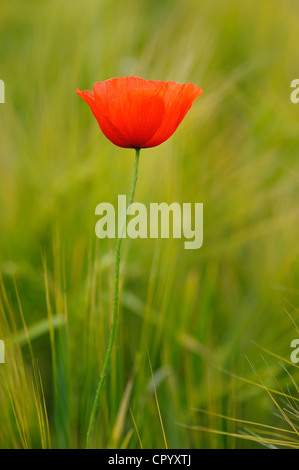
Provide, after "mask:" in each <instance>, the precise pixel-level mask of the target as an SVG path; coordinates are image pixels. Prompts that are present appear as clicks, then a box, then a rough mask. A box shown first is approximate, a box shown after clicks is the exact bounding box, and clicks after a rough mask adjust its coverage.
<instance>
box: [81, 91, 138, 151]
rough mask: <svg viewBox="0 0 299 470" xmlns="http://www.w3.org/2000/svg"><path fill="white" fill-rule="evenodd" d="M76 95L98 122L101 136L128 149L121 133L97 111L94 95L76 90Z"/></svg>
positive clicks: (128, 146) (128, 145) (128, 144)
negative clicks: (88, 107) (87, 105)
mask: <svg viewBox="0 0 299 470" xmlns="http://www.w3.org/2000/svg"><path fill="white" fill-rule="evenodd" d="M76 93H77V94H78V95H79V96H81V98H83V99H84V101H86V103H87V104H89V106H90V109H91V111H92V113H93V115H94V117H95V118H96V120H97V121H98V124H99V126H100V128H101V131H102V132H103V134H104V135H105V136H106V137H107V138H108V139H109V140H110V141H111V142H112V143H113V144H115V145H117V146H118V147H124V148H130V147H131V145H130V143H129V142H128V141H127V140H126V139H125V137H124V136H123V135H122V134H121V132H120V131H119V130H118V129H117V128H116V127H115V126H114V125H113V124H112V123H111V122H110V120H109V119H108V118H107V116H106V115H105V114H103V112H102V111H101V110H100V109H99V107H98V103H97V102H96V100H95V97H94V94H93V93H92V92H91V91H89V90H86V91H81V90H77V91H76Z"/></svg>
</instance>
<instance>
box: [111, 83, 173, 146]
mask: <svg viewBox="0 0 299 470" xmlns="http://www.w3.org/2000/svg"><path fill="white" fill-rule="evenodd" d="M158 91H159V89H158ZM158 91H157V88H156V89H155V88H134V89H129V90H126V91H124V92H123V93H122V95H121V96H120V98H119V99H116V100H114V101H113V102H112V103H110V106H109V107H108V108H107V109H106V113H107V117H108V119H109V120H110V122H111V123H112V124H113V125H114V126H115V127H116V128H117V129H118V130H119V131H120V133H121V134H122V135H123V136H125V139H126V140H127V141H129V142H130V144H131V145H130V146H131V147H135V148H142V147H146V142H147V141H148V140H149V139H151V137H152V136H153V135H154V134H155V133H156V132H157V130H158V128H159V126H160V125H161V124H162V122H163V119H164V116H165V105H164V101H163V99H162V98H161V97H160V96H159V95H158Z"/></svg>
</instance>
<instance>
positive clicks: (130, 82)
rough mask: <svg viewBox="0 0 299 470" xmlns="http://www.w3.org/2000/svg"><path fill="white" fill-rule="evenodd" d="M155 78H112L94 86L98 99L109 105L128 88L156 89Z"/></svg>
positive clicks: (104, 104)
mask: <svg viewBox="0 0 299 470" xmlns="http://www.w3.org/2000/svg"><path fill="white" fill-rule="evenodd" d="M157 86H158V85H155V82H154V80H144V79H143V78H139V77H122V78H110V79H109V80H105V81H104V82H97V83H95V84H94V86H93V92H94V96H95V99H96V101H100V102H101V104H102V105H103V106H109V105H110V103H111V101H114V100H115V99H118V98H120V97H121V95H122V94H123V93H124V91H126V90H131V89H136V88H149V89H154V88H156V87H157Z"/></svg>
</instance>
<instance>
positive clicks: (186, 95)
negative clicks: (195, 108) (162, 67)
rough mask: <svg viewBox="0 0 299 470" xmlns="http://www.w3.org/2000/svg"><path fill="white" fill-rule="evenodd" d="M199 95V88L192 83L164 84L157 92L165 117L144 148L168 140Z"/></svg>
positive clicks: (200, 91) (200, 92)
mask: <svg viewBox="0 0 299 470" xmlns="http://www.w3.org/2000/svg"><path fill="white" fill-rule="evenodd" d="M201 94H202V90H201V88H199V87H197V86H196V85H193V83H186V84H185V85H180V84H178V83H176V82H167V83H165V85H163V86H162V87H161V88H160V90H159V96H160V97H161V98H162V99H163V100H164V104H165V109H166V112H165V116H164V119H163V122H162V124H161V126H160V127H159V128H158V129H157V132H156V133H155V135H154V136H153V137H152V138H151V139H149V140H148V141H147V142H146V147H155V146H156V145H159V144H162V142H164V141H165V140H167V139H169V137H170V136H171V135H172V134H173V133H174V131H175V130H176V129H177V127H178V126H179V124H180V123H181V121H182V120H183V118H184V117H185V116H186V114H187V112H188V111H189V109H190V108H191V106H192V103H193V101H194V100H195V98H198V97H199V96H200V95H201Z"/></svg>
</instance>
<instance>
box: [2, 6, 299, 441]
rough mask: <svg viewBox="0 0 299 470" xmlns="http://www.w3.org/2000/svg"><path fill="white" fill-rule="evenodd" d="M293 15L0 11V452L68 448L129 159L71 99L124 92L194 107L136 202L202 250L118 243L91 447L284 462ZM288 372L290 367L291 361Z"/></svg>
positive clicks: (105, 308)
mask: <svg viewBox="0 0 299 470" xmlns="http://www.w3.org/2000/svg"><path fill="white" fill-rule="evenodd" d="M298 15H299V4H298V2H296V1H294V0H293V1H292V0H284V1H283V0H277V1H275V2H273V0H263V1H258V0H253V1H251V2H238V1H236V0H226V1H225V2H224V1H220V0H210V1H208V0H200V1H196V0H162V1H158V0H151V1H149V0H139V1H137V0H126V1H122V2H121V1H117V0H109V1H108V0H85V1H84V2H82V1H79V0H73V1H72V2H68V1H66V0H60V1H57V0H56V1H55V0H53V1H49V0H48V1H47V0H40V1H39V2H35V1H33V0H27V1H26V2H25V1H24V0H22V1H21V0H12V1H8V0H0V31H1V33H0V38H1V39H0V79H1V80H3V83H4V84H5V103H1V104H0V135H1V140H0V339H1V340H2V341H3V345H4V346H5V363H1V364H0V423H1V424H0V448H14V449H18V448H34V449H38V448H53V449H54V448H69V449H77V448H84V447H85V439H86V432H87V427H88V422H89V417H90V413H91V409H92V405H93V400H94V396H95V393H96V388H97V384H98V381H99V377H100V374H101V370H102V367H103V362H104V358H105V353H106V349H107V344H108V338H109V330H110V325H111V316H112V306H113V287H114V268H115V266H114V265H115V240H114V239H107V238H106V239H98V238H97V237H96V235H95V225H96V222H97V217H96V215H95V208H96V206H97V205H98V204H99V203H101V202H109V203H111V204H113V205H114V206H115V207H117V201H118V195H125V194H126V195H128V193H129V191H130V185H131V178H132V172H133V165H134V152H133V151H132V150H131V149H122V148H119V147H116V146H114V145H112V144H111V142H109V141H108V140H107V139H106V138H105V137H104V135H103V134H102V133H101V131H100V129H99V127H98V124H97V122H96V120H95V119H94V117H93V116H92V114H91V112H90V109H89V108H88V106H86V104H85V103H84V102H83V101H82V99H81V98H80V97H78V95H76V89H77V88H80V89H81V90H92V86H93V84H94V83H95V82H97V81H103V80H106V79H109V78H111V77H125V76H139V77H143V78H146V79H152V80H165V81H168V80H173V81H176V82H178V83H187V82H193V83H194V84H196V85H198V86H199V87H201V88H202V90H203V94H202V96H201V97H200V98H198V99H197V100H196V101H195V102H194V104H193V106H192V109H191V110H190V111H189V112H188V114H187V116H186V117H185V119H184V120H183V122H182V123H181V125H180V126H179V128H178V129H177V131H176V132H175V134H174V135H173V136H172V137H171V138H170V139H169V140H168V141H167V142H165V143H163V144H162V145H160V146H158V147H155V148H149V149H142V150H141V154H140V168H139V176H138V184H137V189H136V195H135V200H136V201H137V202H142V203H143V204H144V205H145V206H146V207H149V204H150V203H152V202H162V201H163V202H166V203H168V204H170V203H172V202H178V203H180V204H183V203H184V202H191V203H196V202H200V203H203V220H204V223H203V226H204V228H203V245H202V247H201V248H200V249H197V250H187V249H184V243H183V239H176V238H173V237H170V238H169V239H163V238H160V237H159V238H157V239H151V238H146V239H141V238H137V239H130V238H126V239H125V240H124V242H123V247H122V256H121V270H120V304H119V318H118V324H117V332H116V340H115V344H114V348H113V352H112V360H111V364H110V367H109V371H108V374H107V377H106V381H105V384H104V387H103V391H102V395H101V399H100V406H99V410H98V413H97V419H96V424H95V430H94V433H93V437H92V447H93V448H110V449H112V448H113V449H115V448H116V449H120V448H123V449H139V448H147V449H163V448H165V447H168V448H170V449H171V448H173V449H174V448H177V449H236V448H242V449H246V448H264V447H267V448H276V447H278V448H299V424H298V423H299V393H298V391H299V371H298V366H299V365H298V364H296V363H295V361H292V360H291V353H292V348H291V346H290V345H291V342H292V341H293V340H294V339H296V338H299V331H298V329H297V326H296V324H297V325H298V326H299V310H298V309H299V288H298V283H299V243H298V230H299V205H298V194H299V192H298V191H299V189H298V188H299V186H298V178H299V158H298V157H299V152H298V147H299V132H298V131H299V126H298V122H299V121H298V118H299V103H298V104H295V103H293V102H292V101H291V99H290V95H291V92H292V88H291V86H290V84H291V81H292V80H294V79H296V78H299V65H298V64H299V50H298V47H297V44H298V34H299V33H298ZM298 356H299V355H298Z"/></svg>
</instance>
